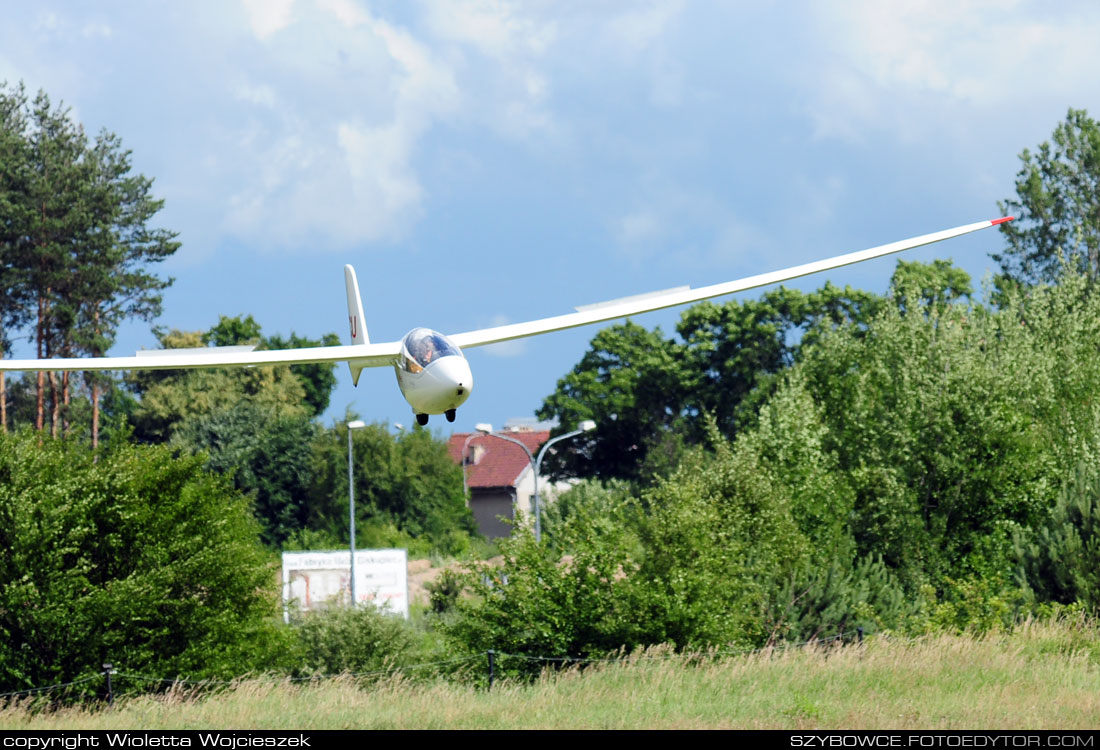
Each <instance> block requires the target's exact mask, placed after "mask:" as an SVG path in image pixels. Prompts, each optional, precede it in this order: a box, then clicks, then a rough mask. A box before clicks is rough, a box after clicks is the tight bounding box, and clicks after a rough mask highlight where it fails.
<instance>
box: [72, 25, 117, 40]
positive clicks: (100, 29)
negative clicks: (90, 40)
mask: <svg viewBox="0 0 1100 750" xmlns="http://www.w3.org/2000/svg"><path fill="white" fill-rule="evenodd" d="M80 33H81V35H82V36H84V37H96V36H98V37H102V38H104V39H107V38H109V37H110V36H111V33H112V31H111V27H110V26H109V25H108V24H105V23H103V22H100V21H91V22H89V23H86V24H84V28H82V29H81V30H80Z"/></svg>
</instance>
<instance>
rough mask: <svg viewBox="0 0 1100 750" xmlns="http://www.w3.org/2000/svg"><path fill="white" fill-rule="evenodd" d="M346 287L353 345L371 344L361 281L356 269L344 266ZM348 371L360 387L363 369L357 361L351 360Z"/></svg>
mask: <svg viewBox="0 0 1100 750" xmlns="http://www.w3.org/2000/svg"><path fill="white" fill-rule="evenodd" d="M344 285H345V286H346V287H347V290H348V324H349V325H350V326H351V343H352V344H369V343H370V337H369V336H367V324H366V323H365V322H364V321H363V299H362V298H361V297H360V296H359V280H358V279H356V278H355V269H354V268H352V267H351V266H344ZM348 369H350V370H351V380H352V382H353V383H355V384H356V385H358V384H359V373H360V372H362V371H363V368H362V367H361V366H356V364H355V360H349V361H348Z"/></svg>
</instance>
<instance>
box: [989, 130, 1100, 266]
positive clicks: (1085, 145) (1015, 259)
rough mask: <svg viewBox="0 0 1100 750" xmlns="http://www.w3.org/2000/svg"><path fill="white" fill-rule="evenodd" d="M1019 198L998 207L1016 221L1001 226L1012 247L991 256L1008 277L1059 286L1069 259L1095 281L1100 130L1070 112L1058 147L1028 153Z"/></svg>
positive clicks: (1099, 250) (1099, 256)
mask: <svg viewBox="0 0 1100 750" xmlns="http://www.w3.org/2000/svg"><path fill="white" fill-rule="evenodd" d="M1020 162H1021V167H1020V171H1019V172H1018V173H1017V174H1016V197H1015V198H1009V199H1007V200H1005V201H1003V202H1001V203H999V204H998V206H999V207H1000V209H1001V212H1002V213H1004V214H1005V215H1008V214H1014V215H1015V216H1016V220H1015V221H1010V222H1006V223H1004V224H1001V225H1000V230H1001V233H1002V234H1003V235H1004V237H1005V239H1006V240H1007V242H1008V247H1007V248H1006V249H1005V250H1004V251H1003V252H1001V253H991V256H992V258H993V259H994V260H995V261H997V262H998V263H1000V265H1001V270H1002V272H1003V273H1004V274H1005V276H1007V277H1009V278H1010V279H1012V280H1013V281H1014V282H1017V283H1021V284H1036V283H1039V282H1053V281H1055V280H1056V279H1057V278H1058V276H1059V274H1060V268H1061V263H1062V260H1061V259H1062V257H1063V256H1064V257H1065V258H1066V259H1067V260H1068V261H1069V262H1070V263H1071V264H1072V265H1073V266H1074V267H1075V268H1078V269H1080V270H1081V271H1083V272H1085V273H1087V275H1088V276H1089V277H1090V278H1092V279H1095V278H1096V277H1097V274H1098V273H1100V126H1098V125H1097V122H1096V121H1095V120H1093V119H1092V118H1090V117H1089V116H1088V113H1087V112H1086V111H1085V110H1083V109H1070V110H1069V113H1068V114H1067V115H1066V120H1065V122H1062V123H1059V124H1058V126H1057V127H1055V129H1054V135H1053V144H1052V143H1050V142H1049V141H1044V142H1043V143H1041V144H1039V150H1038V152H1037V153H1032V152H1031V151H1030V150H1028V149H1024V151H1023V153H1021V154H1020Z"/></svg>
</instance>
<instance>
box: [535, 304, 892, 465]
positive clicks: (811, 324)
mask: <svg viewBox="0 0 1100 750" xmlns="http://www.w3.org/2000/svg"><path fill="white" fill-rule="evenodd" d="M883 304H884V299H883V298H882V297H880V296H878V295H875V294H871V293H868V292H862V291H859V290H855V289H852V288H850V287H845V288H844V289H840V288H838V287H835V286H833V285H831V284H828V283H827V284H825V286H824V287H822V288H821V289H819V290H817V291H815V292H812V293H809V294H807V293H803V292H800V291H798V290H792V289H786V288H783V287H780V288H779V289H775V290H772V291H769V292H766V293H765V294H763V295H762V296H761V298H760V299H758V300H744V301H742V300H736V299H735V300H730V301H728V302H725V303H721V304H716V303H713V302H702V303H700V304H697V305H694V306H692V307H690V308H688V309H687V310H686V311H685V312H684V313H683V315H682V316H681V319H680V322H679V324H678V325H677V327H676V332H677V334H678V335H679V341H677V340H673V339H667V338H665V337H664V336H663V335H662V334H661V331H660V329H656V330H653V331H647V330H646V329H644V328H642V327H641V326H638V325H636V324H634V323H631V322H629V321H628V322H626V323H623V324H618V325H614V326H611V327H609V328H606V329H604V330H602V331H600V332H599V333H597V334H596V336H595V338H593V339H592V344H591V348H590V349H589V351H588V352H587V353H586V354H585V355H584V357H583V358H582V359H581V361H580V362H579V363H577V365H576V366H575V367H574V368H573V371H572V372H571V373H569V374H568V375H566V376H565V377H564V378H562V379H561V380H559V381H558V384H557V389H556V390H555V392H554V393H553V394H551V395H550V396H548V397H547V398H546V400H545V401H543V404H542V406H541V407H540V408H539V410H538V415H539V417H541V418H542V419H551V418H556V419H557V420H558V423H559V427H558V428H557V432H558V433H561V432H565V431H568V430H570V429H573V428H574V427H575V426H576V425H577V424H578V423H579V422H580V421H581V420H583V419H592V420H595V422H596V424H597V430H596V431H595V432H594V433H592V434H591V435H590V436H586V438H587V442H582V443H579V444H578V445H577V446H576V448H577V449H576V450H572V451H561V452H560V453H559V454H557V455H556V456H552V457H550V458H549V459H548V461H547V467H548V468H549V469H550V470H551V471H552V472H553V473H555V474H558V475H566V476H581V477H589V476H591V477H599V478H601V479H608V478H613V477H614V478H626V479H645V478H647V477H649V476H652V475H655V474H658V475H659V474H665V473H667V472H668V471H670V470H672V469H674V468H675V465H676V463H677V461H678V459H679V457H680V455H681V454H682V452H683V448H684V446H685V445H691V444H694V443H698V442H699V441H701V440H702V439H703V437H704V432H705V429H704V424H705V418H706V415H711V416H713V417H714V419H715V420H716V421H717V424H718V427H719V429H720V431H721V432H722V434H724V435H726V436H727V437H733V436H734V435H736V434H737V432H738V431H739V430H741V429H743V428H745V427H746V426H749V425H751V424H752V423H753V422H754V420H755V418H756V417H755V415H756V412H757V410H758V408H759V406H760V404H761V403H763V401H764V400H765V399H766V398H767V396H768V394H769V393H770V392H771V391H772V389H773V388H774V386H775V383H776V382H777V381H776V377H777V375H778V374H779V373H780V372H782V371H784V370H785V369H786V368H788V367H789V366H790V365H791V364H793V363H794V362H795V361H796V360H797V359H798V357H799V356H800V352H801V350H802V348H803V347H804V346H806V345H808V344H811V343H812V342H813V341H815V340H816V339H817V337H818V336H820V335H821V332H822V331H825V330H828V329H831V328H832V327H835V326H838V325H848V324H854V325H855V326H856V327H857V329H858V330H863V329H864V328H865V327H866V324H867V322H868V321H869V320H870V319H871V318H872V317H873V316H874V315H875V314H876V312H877V311H878V310H879V309H881V307H882V305H883Z"/></svg>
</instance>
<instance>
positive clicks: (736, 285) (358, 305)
mask: <svg viewBox="0 0 1100 750" xmlns="http://www.w3.org/2000/svg"><path fill="white" fill-rule="evenodd" d="M1012 218H1013V217H1011V216H1008V217H1005V218H1001V219H993V220H991V221H980V222H977V223H974V224H966V225H964V226H961V227H955V228H954V229H945V230H943V231H942V232H933V233H931V234H924V235H921V236H919V237H913V238H911V239H908V240H901V241H900V242H892V243H890V244H888V245H880V246H878V247H873V248H870V249H868V250H860V251H858V252H854V253H847V254H845V255H837V256H835V257H832V258H827V259H825V260H818V261H814V262H813V263H804V264H802V265H799V266H792V267H791V268H785V269H783V270H781V271H771V272H769V273H762V274H758V275H756V276H749V277H747V278H744V279H738V280H736V281H728V282H725V283H722V284H713V285H711V286H704V287H700V288H698V289H691V288H689V287H679V288H677V289H668V290H665V291H661V292H654V293H652V294H644V295H639V296H636V297H627V298H623V299H618V300H612V301H610V302H603V303H599V304H595V305H586V306H584V307H578V308H575V309H576V312H572V313H568V314H565V315H558V316H557V317H553V318H543V319H542V320H534V321H531V322H529V323H514V324H511V325H504V326H497V327H495V328H484V329H481V330H479V331H468V332H466V333H456V334H453V335H451V336H445V335H443V334H441V333H438V332H437V331H432V330H429V329H427V328H414V329H413V330H411V331H409V332H408V333H407V334H405V336H404V337H403V338H402V339H401V340H400V341H389V342H386V343H384V344H372V343H370V341H369V339H368V337H367V331H366V327H365V325H364V323H363V302H362V299H361V298H360V295H359V283H358V281H357V280H356V277H355V269H353V268H352V267H351V266H344V280H345V283H346V286H347V296H348V319H349V322H350V324H351V344H350V345H348V346H325V347H312V348H305V349H281V350H270V351H269V350H263V351H251V349H250V347H220V348H214V349H168V350H156V351H149V352H141V353H139V354H138V355H136V356H133V357H97V358H92V359H8V360H0V371H20V370H32V371H42V370H44V371H51V370H175V369H187V368H200V367H247V366H251V365H295V364H313V363H333V362H347V363H348V367H349V368H350V370H351V377H352V380H353V382H354V383H356V384H358V382H359V374H360V372H362V370H363V369H364V368H367V367H382V366H386V365H390V366H393V368H394V370H395V371H396V373H397V383H398V386H399V387H400V388H401V394H402V395H403V396H404V397H405V400H406V401H408V403H409V405H410V406H411V407H412V409H413V412H414V413H415V414H416V418H417V421H418V422H419V423H420V424H427V422H428V415H429V414H445V415H446V417H447V420H448V421H451V422H453V421H454V418H455V409H457V408H458V407H459V406H461V405H462V404H463V403H465V401H466V399H467V398H469V396H470V392H471V390H473V385H474V379H473V375H472V373H471V372H470V365H469V363H468V362H467V361H466V358H465V356H463V354H462V347H473V346H485V345H487V344H496V343H499V342H501V341H509V340H511V339H518V338H524V337H527V336H537V335H538V334H540V333H549V332H551V331H560V330H562V329H565V328H575V327H577V326H583V325H589V324H591V323H599V322H602V321H605V320H612V319H614V318H623V317H626V316H628V315H637V314H639V313H644V312H649V311H651V310H661V309H664V308H666V307H674V306H676V305H684V304H687V303H690V302H698V301H700V300H704V299H709V298H711V297H720V296H722V295H726V294H732V293H734V292H740V291H744V290H746V289H753V288H755V287H760V286H766V285H768V284H776V283H778V282H781V281H787V280H789V279H794V278H798V277H799V276H807V275H809V274H812V273H818V272H820V271H827V270H830V269H833V268H839V267H840V266H847V265H851V264H852V263H860V262H862V261H865V260H870V259H872V258H878V257H881V256H883V255H890V254H892V253H899V252H901V251H903V250H909V249H911V248H914V247H920V246H921V245H930V244H932V243H933V242H941V241H942V240H947V239H951V238H952V237H958V236H960V235H963V234H969V233H970V232H976V231H978V230H979V229H986V228H987V227H991V226H995V225H997V224H1001V223H1003V222H1006V221H1011V220H1012Z"/></svg>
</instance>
